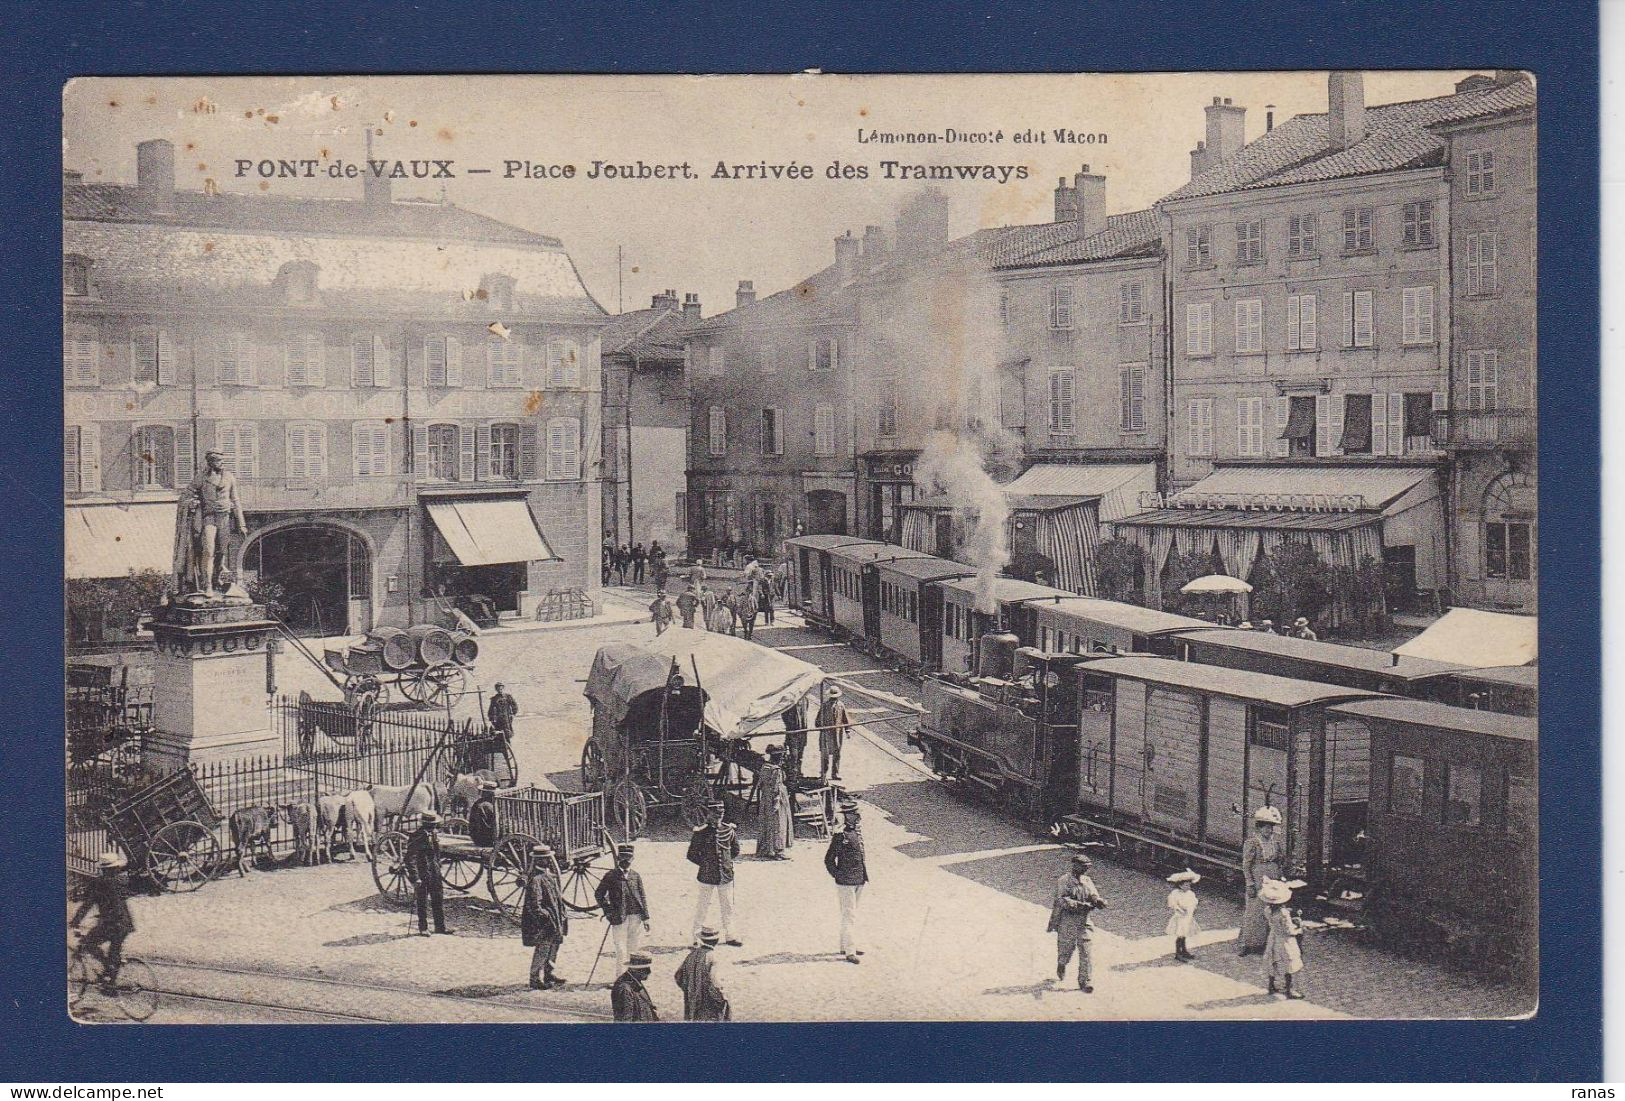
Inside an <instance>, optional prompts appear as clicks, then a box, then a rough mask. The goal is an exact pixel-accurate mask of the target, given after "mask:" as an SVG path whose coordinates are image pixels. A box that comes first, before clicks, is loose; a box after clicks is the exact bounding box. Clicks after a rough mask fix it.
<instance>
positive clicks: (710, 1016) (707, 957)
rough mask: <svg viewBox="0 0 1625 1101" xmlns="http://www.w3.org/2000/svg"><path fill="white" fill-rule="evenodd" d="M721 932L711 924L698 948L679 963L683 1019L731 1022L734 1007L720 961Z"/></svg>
mask: <svg viewBox="0 0 1625 1101" xmlns="http://www.w3.org/2000/svg"><path fill="white" fill-rule="evenodd" d="M717 940H718V937H717V931H716V930H715V929H713V928H711V927H710V926H709V925H707V926H706V927H705V928H703V929H701V930H700V931H699V934H698V940H697V942H696V943H695V945H694V947H693V948H691V949H689V953H688V955H687V956H686V957H685V958H684V960H683V962H682V963H680V964H678V966H677V975H676V979H677V987H678V989H680V990H681V991H682V992H683V1020H685V1021H730V1020H732V1019H733V1007H732V1006H731V1005H729V1004H728V995H727V994H726V993H725V992H724V991H723V988H722V972H723V968H721V967H720V966H718V964H717V954H716V947H717Z"/></svg>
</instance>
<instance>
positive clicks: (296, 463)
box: [287, 424, 309, 478]
mask: <svg viewBox="0 0 1625 1101" xmlns="http://www.w3.org/2000/svg"><path fill="white" fill-rule="evenodd" d="M287 441H288V442H287V447H288V477H290V478H304V477H307V476H308V474H309V468H308V467H307V466H306V463H305V428H304V425H300V424H290V425H288V434H287Z"/></svg>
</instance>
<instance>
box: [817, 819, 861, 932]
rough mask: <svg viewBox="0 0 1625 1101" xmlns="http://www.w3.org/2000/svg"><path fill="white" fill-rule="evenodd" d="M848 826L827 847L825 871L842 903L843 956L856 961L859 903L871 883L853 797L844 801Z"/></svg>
mask: <svg viewBox="0 0 1625 1101" xmlns="http://www.w3.org/2000/svg"><path fill="white" fill-rule="evenodd" d="M841 813H842V816H843V817H844V818H845V828H844V829H841V830H839V831H837V832H836V833H835V834H834V836H832V837H831V838H830V839H829V848H827V849H825V850H824V870H825V871H827V872H829V874H830V878H832V879H834V880H835V895H836V899H837V901H838V902H839V903H840V906H841V955H843V956H845V957H846V962H847V963H857V962H858V957H859V956H861V955H863V949H861V948H859V947H858V903H859V902H860V901H862V899H863V887H864V884H866V883H868V882H869V864H868V862H867V860H865V859H864V852H863V818H862V815H860V814H859V813H858V804H857V803H856V802H855V801H854V800H852V799H846V798H843V799H842V800H841Z"/></svg>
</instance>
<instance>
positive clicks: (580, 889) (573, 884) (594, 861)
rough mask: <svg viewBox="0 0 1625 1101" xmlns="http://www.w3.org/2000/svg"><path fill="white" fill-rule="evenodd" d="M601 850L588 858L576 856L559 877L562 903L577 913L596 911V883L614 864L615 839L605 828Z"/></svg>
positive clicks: (601, 840) (593, 912)
mask: <svg viewBox="0 0 1625 1101" xmlns="http://www.w3.org/2000/svg"><path fill="white" fill-rule="evenodd" d="M599 843H600V844H601V845H602V846H603V851H602V852H600V853H599V854H598V855H596V856H594V857H591V858H589V859H582V858H580V857H577V858H576V859H575V860H573V861H571V862H570V866H569V867H568V868H566V869H565V870H564V874H563V875H562V876H560V877H559V894H560V895H561V896H562V897H563V898H564V904H565V905H566V906H568V907H569V908H570V909H572V910H574V911H575V912H576V913H578V914H596V913H597V912H598V884H599V883H601V882H603V879H604V876H606V875H608V874H609V870H610V869H611V868H613V867H614V866H615V839H614V838H613V837H611V836H610V835H609V831H608V830H605V831H604V833H603V837H602V838H601V839H600V842H599Z"/></svg>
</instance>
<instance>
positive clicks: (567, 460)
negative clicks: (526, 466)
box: [547, 417, 581, 481]
mask: <svg viewBox="0 0 1625 1101" xmlns="http://www.w3.org/2000/svg"><path fill="white" fill-rule="evenodd" d="M580 477H581V422H580V421H578V420H575V419H574V418H571V417H555V418H554V419H552V420H550V421H548V422H547V478H548V480H549V481H574V480H576V479H577V478H580Z"/></svg>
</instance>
